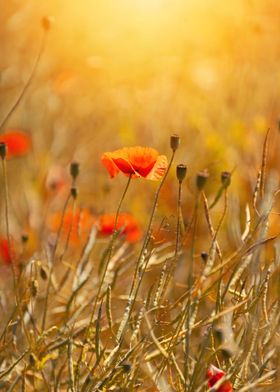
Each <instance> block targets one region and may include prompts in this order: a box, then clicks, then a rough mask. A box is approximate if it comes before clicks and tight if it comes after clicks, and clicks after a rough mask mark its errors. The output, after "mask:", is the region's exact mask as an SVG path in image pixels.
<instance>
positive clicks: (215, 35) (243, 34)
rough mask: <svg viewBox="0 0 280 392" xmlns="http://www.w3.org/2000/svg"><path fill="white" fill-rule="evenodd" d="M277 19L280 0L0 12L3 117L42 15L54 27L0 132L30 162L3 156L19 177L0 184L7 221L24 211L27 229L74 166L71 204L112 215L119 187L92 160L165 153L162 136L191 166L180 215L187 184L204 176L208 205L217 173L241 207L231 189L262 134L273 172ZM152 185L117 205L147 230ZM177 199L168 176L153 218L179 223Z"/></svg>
mask: <svg viewBox="0 0 280 392" xmlns="http://www.w3.org/2000/svg"><path fill="white" fill-rule="evenodd" d="M279 15H280V3H279V1H278V0H266V1H263V0H228V1H226V2H221V1H220V0H80V1H66V0H48V1H47V2H38V1H35V0H25V1H22V0H9V1H5V2H3V4H1V13H0V42H1V44H0V92H1V94H0V116H1V119H2V118H4V117H5V115H6V113H7V112H8V111H9V109H10V107H11V106H12V104H13V103H14V102H15V100H16V99H17V97H18V95H19V94H20V91H21V90H22V88H23V86H24V84H25V83H26V81H27V80H28V78H29V75H30V73H31V70H32V67H33V64H34V62H35V60H36V57H37V55H38V51H39V48H40V46H41V43H42V37H43V29H42V26H41V21H42V18H43V17H45V16H48V17H50V19H51V21H52V22H51V28H50V30H49V32H48V36H47V39H46V42H45V47H44V52H43V55H42V58H41V61H40V63H39V66H38V69H37V71H36V74H35V75H34V78H33V80H32V83H31V85H30V87H29V89H28V91H27V94H26V95H25V97H24V99H23V100H22V101H21V103H20V105H19V107H18V108H17V110H16V111H15V113H14V114H13V115H12V116H11V118H10V119H9V121H8V123H7V124H5V127H4V129H2V130H1V132H6V131H7V130H9V129H22V130H24V131H26V132H28V133H29V134H30V135H31V136H32V141H33V152H32V155H31V156H29V157H28V158H27V159H24V160H13V161H12V160H11V161H10V163H9V168H8V169H9V171H10V173H16V176H15V175H12V174H10V177H9V181H10V183H11V184H10V189H11V193H14V194H15V193H16V191H17V198H18V200H17V201H15V202H14V203H16V205H17V210H18V214H19V215H22V216H24V214H26V204H28V203H29V204H30V203H31V202H32V211H33V213H32V214H33V218H32V219H33V221H36V219H37V218H36V217H38V214H39V215H40V211H41V210H40V208H41V204H42V202H43V201H42V200H43V198H44V197H43V196H42V195H45V193H44V192H46V189H45V187H46V182H47V181H48V178H49V176H54V177H55V176H58V177H59V178H63V179H66V178H67V174H66V173H67V170H68V167H69V163H70V162H71V161H72V160H73V159H74V160H78V161H79V162H80V164H81V176H80V178H79V183H78V185H79V189H80V196H79V197H80V202H81V203H84V204H86V205H90V207H91V208H92V209H93V210H95V211H97V212H103V211H109V212H110V211H114V210H115V209H116V205H117V202H118V200H119V198H120V192H122V189H123V187H124V184H125V182H126V179H125V178H124V177H122V176H119V178H117V179H115V180H110V179H109V177H108V174H107V172H106V170H105V169H104V168H103V167H102V165H101V162H100V156H101V154H102V152H104V151H111V150H114V149H116V148H120V147H123V146H133V145H147V146H151V147H154V148H156V149H157V150H158V151H159V152H160V153H161V154H166V155H168V156H170V149H169V136H170V134H171V133H173V132H176V133H178V134H179V135H180V136H181V138H182V141H181V148H180V150H179V151H178V154H177V157H176V163H186V164H187V165H188V169H189V174H188V180H187V186H186V187H185V190H184V192H183V193H184V194H183V198H184V203H185V204H184V208H185V213H186V216H188V215H189V210H191V208H192V207H190V206H189V205H190V202H191V200H193V195H194V192H195V186H194V181H195V174H196V173H197V171H198V170H202V169H204V168H208V170H209V173H210V179H209V182H208V185H207V186H208V191H207V192H208V194H209V197H210V198H211V197H212V198H213V197H214V195H215V193H216V191H217V188H218V186H219V183H220V172H221V171H223V170H229V171H231V170H235V171H234V176H233V182H234V183H235V184H238V185H239V186H238V187H234V188H233V190H232V191H231V195H232V197H233V200H234V197H235V196H236V198H237V197H238V203H241V205H242V202H243V201H242V197H243V192H242V190H243V189H244V190H248V189H250V190H253V189H254V186H255V181H256V174H257V170H258V168H259V165H260V160H261V150H262V143H263V140H264V135H265V132H266V131H267V129H268V128H271V129H272V136H271V140H272V143H271V159H270V161H269V165H270V166H271V167H272V168H275V169H276V171H275V173H276V172H277V170H278V168H279V159H278V154H277V151H278V148H279V141H278V134H277V122H278V114H279V87H280V67H279V55H280V45H279V44H280V42H279V41H280V24H279ZM53 173H54V174H53ZM21 175H22V176H21ZM15 179H16V180H15ZM50 181H51V180H50ZM23 183H24V186H23ZM171 185H172V186H171ZM155 186H156V185H155V184H151V183H148V182H145V181H142V180H137V181H134V183H133V186H132V187H131V189H130V196H129V198H128V199H127V202H126V205H125V209H126V210H128V211H133V212H135V213H136V214H137V215H138V216H139V218H140V219H142V220H143V221H144V220H145V216H146V213H147V210H149V208H150V204H151V197H150V196H151V195H152V193H153V192H154V190H155ZM23 190H24V191H23ZM23 193H24V197H23ZM139 194H140V195H141V197H140V198H139ZM19 195H22V197H19ZM143 195H145V197H146V200H145V199H144V198H143ZM176 195H177V187H176V185H175V171H174V170H173V172H172V173H171V176H170V180H169V182H168V183H167V186H166V187H165V190H164V192H163V195H162V203H161V206H160V208H161V209H162V211H163V214H164V213H166V214H167V215H168V216H172V214H173V213H176V209H175V205H176V204H174V203H176ZM246 198H248V195H246ZM247 201H248V200H247ZM59 203H60V204H59ZM59 203H58V205H59V206H60V207H61V202H59ZM54 209H55V208H54ZM32 219H31V220H32ZM29 220H30V216H29ZM33 223H34V222H33ZM34 225H35V226H36V222H35V223H34Z"/></svg>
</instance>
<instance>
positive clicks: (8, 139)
mask: <svg viewBox="0 0 280 392" xmlns="http://www.w3.org/2000/svg"><path fill="white" fill-rule="evenodd" d="M0 142H3V143H6V144H7V147H8V152H7V158H13V157H19V156H23V155H26V154H27V153H28V152H29V151H30V150H31V138H30V136H29V135H27V134H26V133H24V132H22V131H18V130H11V131H9V132H7V133H5V134H3V135H0Z"/></svg>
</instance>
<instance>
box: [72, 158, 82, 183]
mask: <svg viewBox="0 0 280 392" xmlns="http://www.w3.org/2000/svg"><path fill="white" fill-rule="evenodd" d="M79 173H80V164H79V163H78V162H71V165H70V174H71V177H72V178H73V180H76V178H77V177H78V175H79Z"/></svg>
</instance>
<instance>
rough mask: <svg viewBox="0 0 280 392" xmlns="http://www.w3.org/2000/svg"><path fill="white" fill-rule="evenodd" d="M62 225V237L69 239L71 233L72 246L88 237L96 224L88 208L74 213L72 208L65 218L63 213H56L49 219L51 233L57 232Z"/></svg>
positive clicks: (79, 209) (67, 211)
mask: <svg viewBox="0 0 280 392" xmlns="http://www.w3.org/2000/svg"><path fill="white" fill-rule="evenodd" d="M62 218H63V223H62V236H63V237H67V236H68V235H69V232H70V231H71V233H70V242H71V244H73V245H74V244H76V243H78V242H79V240H84V239H85V238H87V237H88V235H89V233H90V230H91V228H92V226H93V224H94V222H95V218H94V216H93V215H92V214H91V212H90V211H89V210H88V209H86V208H78V209H77V210H76V211H75V212H74V213H73V210H72V209H71V208H69V209H68V210H66V212H65V214H64V217H63V216H62V212H57V213H54V214H52V215H51V216H50V218H49V228H50V230H51V231H54V232H57V231H58V230H59V228H60V225H61V220H62Z"/></svg>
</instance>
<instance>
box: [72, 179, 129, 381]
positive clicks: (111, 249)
mask: <svg viewBox="0 0 280 392" xmlns="http://www.w3.org/2000/svg"><path fill="white" fill-rule="evenodd" d="M131 178H132V176H131V175H130V176H129V178H128V181H127V183H126V187H125V189H124V192H123V194H122V197H121V200H120V202H119V205H118V208H117V211H116V217H115V222H114V229H113V234H112V237H111V241H110V244H109V248H108V254H107V255H106V261H105V265H104V266H103V272H102V276H101V280H100V283H99V287H98V291H97V294H96V296H95V301H94V304H93V309H92V312H91V317H90V321H89V324H88V327H87V330H86V339H88V338H89V334H90V327H91V324H92V321H93V317H94V315H95V311H96V306H97V302H98V300H99V299H100V298H99V297H100V293H101V290H102V286H103V283H104V280H105V276H106V272H107V269H108V266H109V263H110V260H111V257H112V253H113V249H114V245H115V241H116V239H117V235H118V230H117V224H118V218H119V215H120V211H121V207H122V204H123V201H124V198H125V196H126V194H127V191H128V188H129V185H130V182H131ZM83 351H84V347H82V350H81V353H80V356H79V359H78V363H77V367H76V372H75V379H76V382H77V378H78V372H79V368H80V364H81V361H82V358H83Z"/></svg>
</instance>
